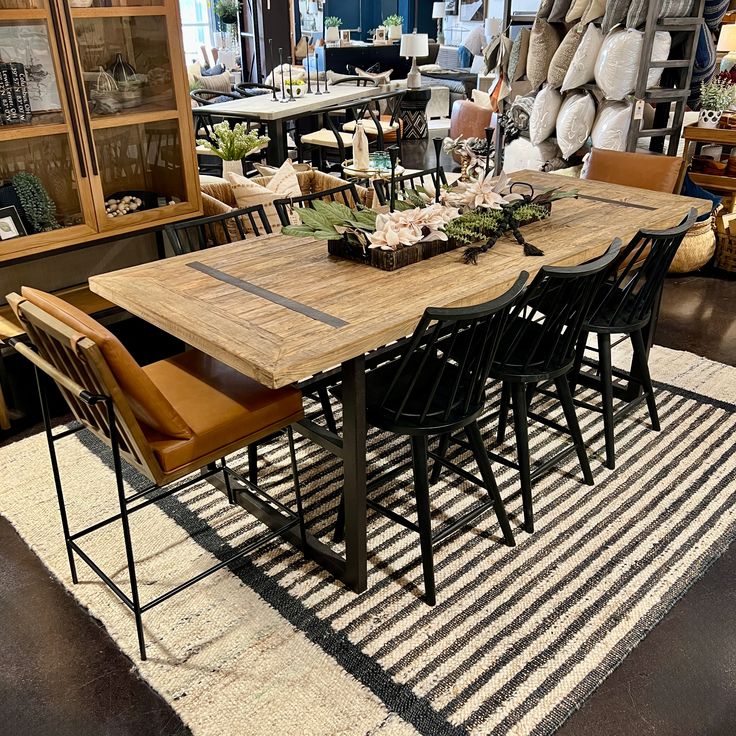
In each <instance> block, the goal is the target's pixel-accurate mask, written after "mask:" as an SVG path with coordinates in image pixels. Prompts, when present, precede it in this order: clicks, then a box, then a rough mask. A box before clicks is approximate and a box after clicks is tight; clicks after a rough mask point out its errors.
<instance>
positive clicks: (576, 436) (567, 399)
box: [555, 376, 593, 486]
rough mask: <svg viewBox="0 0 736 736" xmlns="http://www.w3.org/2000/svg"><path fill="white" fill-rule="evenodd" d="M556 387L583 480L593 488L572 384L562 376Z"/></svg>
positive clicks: (556, 381)
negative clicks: (571, 387)
mask: <svg viewBox="0 0 736 736" xmlns="http://www.w3.org/2000/svg"><path fill="white" fill-rule="evenodd" d="M555 386H556V387H557V393H558V394H559V396H560V402H561V403H562V410H563V411H564V412H565V421H566V422H567V427H568V429H569V430H570V434H571V435H572V441H573V442H574V443H575V452H576V453H577V455H578V462H579V463H580V469H581V470H582V471H583V478H584V479H585V482H586V483H587V484H588V485H589V486H592V485H593V473H592V472H591V470H590V461H589V460H588V453H587V451H586V449H585V443H584V442H583V433H582V432H581V431H580V425H579V424H578V415H577V414H576V413H575V404H573V401H572V393H571V392H570V384H569V383H568V382H567V377H566V376H560V377H559V378H557V379H555Z"/></svg>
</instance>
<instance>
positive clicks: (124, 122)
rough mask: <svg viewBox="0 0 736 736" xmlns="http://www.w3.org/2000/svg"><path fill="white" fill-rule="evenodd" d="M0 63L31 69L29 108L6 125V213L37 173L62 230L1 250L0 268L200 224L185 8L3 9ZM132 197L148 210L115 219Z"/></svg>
mask: <svg viewBox="0 0 736 736" xmlns="http://www.w3.org/2000/svg"><path fill="white" fill-rule="evenodd" d="M81 5H84V6H85V7H79V6H81ZM0 62H19V63H21V64H23V65H24V67H25V70H26V77H27V89H28V94H29V99H30V107H31V111H30V112H31V115H30V119H25V120H24V121H23V122H16V123H13V124H3V125H0V185H2V188H0V207H2V206H7V205H8V204H9V203H12V199H13V197H14V196H15V194H14V192H13V191H12V185H10V184H9V182H10V180H11V178H12V177H13V176H14V175H15V174H17V173H19V172H22V171H25V172H29V173H31V174H35V175H36V176H37V177H39V179H40V180H41V182H42V184H43V187H44V188H45V190H46V191H47V192H48V194H49V195H50V197H51V199H52V200H53V201H54V203H55V205H56V216H57V220H58V222H59V225H60V227H59V228H58V229H54V230H50V231H48V232H32V231H31V232H29V233H28V234H27V235H25V236H20V237H10V238H7V239H0V264H2V262H3V261H9V260H15V259H18V258H23V257H25V256H33V255H38V254H43V253H45V252H47V251H48V252H52V251H54V250H58V249H60V248H64V247H66V246H70V245H78V244H80V243H85V242H87V241H90V242H91V241H94V240H96V239H100V238H108V237H111V236H114V235H116V234H121V235H122V234H125V233H129V232H134V231H138V230H141V229H145V228H151V227H155V226H158V225H162V224H165V223H168V222H173V221H176V220H181V219H184V218H188V217H192V216H195V215H197V214H200V213H201V211H202V210H201V195H200V192H199V178H198V173H197V161H196V155H195V152H194V132H193V129H192V114H191V103H190V100H189V93H188V82H187V77H186V70H185V64H184V53H183V49H182V42H181V23H180V19H179V8H178V2H177V0H0ZM116 62H117V64H116ZM0 114H2V110H1V109H0ZM26 118H27V116H26ZM126 194H133V195H135V196H139V197H141V198H142V199H143V200H144V206H143V207H142V208H140V209H138V210H137V211H135V212H133V211H131V212H129V213H127V214H125V215H122V216H117V217H110V216H109V215H108V213H107V212H106V208H105V203H106V201H107V200H108V199H109V198H110V197H113V196H116V195H126ZM9 199H10V202H9ZM15 206H16V209H18V202H17V201H16V202H15ZM26 229H28V230H29V231H30V230H32V229H31V228H26ZM1 237H2V234H0V238H1Z"/></svg>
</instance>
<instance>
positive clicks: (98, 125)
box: [92, 102, 179, 130]
mask: <svg viewBox="0 0 736 736" xmlns="http://www.w3.org/2000/svg"><path fill="white" fill-rule="evenodd" d="M178 115H179V112H178V111H177V110H176V109H174V108H172V107H170V106H169V105H159V104H157V103H155V102H153V103H149V104H147V105H140V106H139V107H136V108H134V109H132V110H125V111H124V112H123V111H121V112H117V113H113V114H111V115H100V116H98V117H93V118H92V129H93V130H103V129H105V128H118V127H121V126H125V125H138V124H140V123H155V122H156V121H158V120H171V119H172V118H175V117H178Z"/></svg>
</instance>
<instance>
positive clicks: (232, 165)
mask: <svg viewBox="0 0 736 736" xmlns="http://www.w3.org/2000/svg"><path fill="white" fill-rule="evenodd" d="M228 173H232V174H238V175H239V176H243V162H242V161H240V160H239V161H225V159H223V160H222V178H223V179H227V175H228Z"/></svg>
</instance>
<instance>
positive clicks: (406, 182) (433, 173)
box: [373, 166, 447, 205]
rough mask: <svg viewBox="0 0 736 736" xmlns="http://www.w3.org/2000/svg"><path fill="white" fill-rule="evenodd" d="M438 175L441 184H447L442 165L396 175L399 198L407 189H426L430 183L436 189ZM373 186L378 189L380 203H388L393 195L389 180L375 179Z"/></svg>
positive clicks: (377, 196) (395, 180)
mask: <svg viewBox="0 0 736 736" xmlns="http://www.w3.org/2000/svg"><path fill="white" fill-rule="evenodd" d="M438 176H439V186H443V185H446V184H447V177H446V176H445V170H444V169H443V168H442V167H441V166H439V167H437V168H434V169H424V170H423V171H412V172H410V173H407V174H402V175H401V176H396V177H394V182H395V184H396V196H397V199H402V192H406V190H407V189H417V188H418V187H422V188H425V189H426V188H427V186H428V185H431V187H432V189H434V190H435V191H436V190H437V187H438V184H437V177H438ZM373 188H374V189H375V190H376V198H377V199H378V203H379V204H381V205H386V204H388V200H389V197H390V196H391V195H390V191H389V190H390V185H389V182H387V181H384V180H383V179H375V180H374V181H373ZM428 191H429V190H428Z"/></svg>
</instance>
